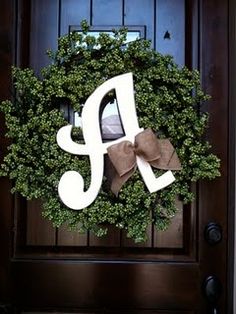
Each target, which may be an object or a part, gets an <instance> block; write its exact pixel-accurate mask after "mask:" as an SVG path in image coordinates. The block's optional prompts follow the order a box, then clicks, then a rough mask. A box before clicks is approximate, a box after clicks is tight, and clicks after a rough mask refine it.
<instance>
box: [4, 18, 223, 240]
mask: <svg viewBox="0 0 236 314" xmlns="http://www.w3.org/2000/svg"><path fill="white" fill-rule="evenodd" d="M81 27H82V31H81V32H80V33H78V32H75V33H71V34H69V35H66V36H64V37H61V38H59V39H58V50H57V51H56V52H52V51H48V52H47V53H48V55H49V57H50V58H51V60H52V62H51V64H50V65H49V66H47V67H45V68H43V69H42V71H41V77H40V78H38V77H37V76H36V75H35V74H34V72H33V70H32V69H28V68H27V69H19V68H15V67H14V68H13V79H14V87H15V95H14V100H13V101H9V100H6V101H3V102H2V103H1V107H0V110H1V111H2V112H3V113H4V114H5V119H6V126H7V134H6V136H7V137H9V138H10V139H11V144H10V145H9V147H8V149H9V150H8V154H7V155H6V156H5V158H4V162H3V164H2V167H1V173H0V174H1V175H4V176H9V177H10V179H11V180H12V182H13V187H12V192H13V193H15V192H19V193H20V194H21V195H22V196H24V197H25V198H27V199H28V200H30V199H35V198H36V199H41V200H42V201H43V216H44V217H46V218H48V219H49V220H51V221H52V222H53V225H54V226H55V227H59V226H61V225H62V224H64V223H66V224H67V225H68V226H69V228H71V229H73V230H75V229H76V230H78V231H81V232H84V231H87V230H90V231H92V232H93V233H95V234H96V235H97V236H102V235H104V234H106V233H107V226H109V225H115V226H116V227H118V228H120V229H125V230H126V231H127V236H128V237H131V238H133V239H134V240H135V241H136V242H142V241H145V240H146V230H147V227H148V225H149V224H150V223H153V224H154V225H155V226H156V228H157V229H159V230H164V229H166V228H167V227H168V225H169V223H170V221H171V218H172V217H173V216H174V214H175V213H176V211H177V210H178V209H177V208H176V197H178V198H180V199H181V200H182V201H183V203H188V202H191V201H193V199H194V194H193V193H192V192H191V188H190V187H191V183H192V182H195V181H197V180H199V179H203V178H206V179H213V178H215V177H217V176H219V175H220V173H219V164H220V162H219V159H218V158H217V157H216V156H215V155H213V154H211V153H209V149H210V145H209V143H208V142H206V141H204V140H203V138H202V136H203V133H204V130H205V129H206V127H207V122H208V114H207V113H205V112H202V111H201V104H202V102H204V101H206V100H208V99H209V97H208V96H207V95H205V94H204V92H203V91H202V89H201V86H200V79H199V73H198V71H196V70H193V71H190V70H189V69H187V68H186V67H183V68H180V67H178V66H177V65H176V64H175V63H174V61H173V59H172V57H171V56H163V55H161V54H160V53H158V52H156V51H154V50H153V49H151V47H150V42H149V41H147V40H143V39H140V40H136V41H133V42H130V43H128V44H126V35H127V29H125V28H124V29H120V30H114V31H113V35H112V36H110V35H109V34H106V33H100V34H99V36H98V37H94V36H91V33H89V27H88V25H87V23H86V21H83V22H82V23H81ZM127 72H132V73H133V78H134V88H135V103H136V110H137V115H138V121H139V125H140V127H143V128H145V129H146V128H151V129H152V130H153V132H154V133H156V134H158V136H159V137H160V138H163V139H164V138H168V139H170V141H171V143H172V145H173V146H174V147H175V149H176V152H177V154H178V157H179V159H180V161H181V166H182V169H181V170H180V171H176V172H174V176H175V179H176V180H175V181H174V183H172V184H171V185H169V186H168V187H166V188H165V189H162V190H160V191H158V192H156V193H152V194H150V193H149V192H148V191H147V188H146V186H145V184H144V182H143V180H142V178H141V176H140V174H139V172H138V171H136V172H135V173H134V174H133V175H132V177H131V178H130V179H129V180H128V181H127V182H126V183H125V185H124V186H123V187H122V189H121V191H120V192H119V195H118V197H116V196H115V195H114V194H113V193H112V192H111V191H110V190H109V189H108V187H107V184H106V183H107V179H106V177H104V180H103V185H102V188H101V190H100V192H99V195H98V197H97V198H96V200H95V201H94V202H93V203H92V204H91V205H90V206H89V207H87V208H84V209H82V210H79V211H75V210H72V209H69V208H67V207H66V206H65V205H63V203H62V202H61V201H60V199H59V197H58V191H57V186H58V182H59V180H60V178H61V176H62V175H63V174H64V173H65V172H66V171H69V170H75V171H78V172H79V173H80V174H81V175H82V177H83V178H84V181H85V189H87V188H88V187H89V185H90V164H89V159H88V157H87V156H75V155H71V154H69V153H67V152H65V151H63V150H62V149H61V148H60V147H59V146H58V145H57V142H56V134H57V132H58V130H59V129H60V128H61V127H62V126H65V125H67V124H68V119H67V117H66V116H65V111H63V110H62V108H63V106H64V107H65V105H66V106H68V108H71V110H73V111H75V112H78V113H79V114H80V113H81V110H82V106H83V104H84V103H85V101H86V99H87V98H88V97H89V95H90V94H91V93H92V92H93V91H94V90H95V89H96V88H97V87H98V86H99V85H101V84H102V83H104V82H105V81H106V80H108V79H110V78H112V77H114V76H117V75H120V74H124V73H127ZM108 97H114V95H112V93H111V94H110V95H108ZM72 134H73V139H74V141H78V142H81V134H82V130H81V128H79V127H73V131H72ZM153 171H154V172H155V175H156V176H160V175H161V174H163V173H164V171H163V170H160V169H159V170H157V169H155V170H153Z"/></svg>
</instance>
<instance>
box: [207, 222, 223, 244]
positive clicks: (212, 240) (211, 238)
mask: <svg viewBox="0 0 236 314" xmlns="http://www.w3.org/2000/svg"><path fill="white" fill-rule="evenodd" d="M204 236H205V240H206V241H207V243H209V244H210V245H215V244H217V243H219V242H220V241H221V240H222V228H221V226H220V225H219V224H217V223H215V222H210V223H209V224H208V225H207V226H206V227H205V231H204Z"/></svg>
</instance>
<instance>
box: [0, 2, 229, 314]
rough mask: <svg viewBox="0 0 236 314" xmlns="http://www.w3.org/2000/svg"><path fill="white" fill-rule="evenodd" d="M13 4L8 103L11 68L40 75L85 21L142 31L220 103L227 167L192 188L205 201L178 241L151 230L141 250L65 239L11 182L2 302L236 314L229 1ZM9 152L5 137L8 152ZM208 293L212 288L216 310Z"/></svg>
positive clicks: (173, 230) (4, 187)
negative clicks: (61, 39) (234, 310)
mask: <svg viewBox="0 0 236 314" xmlns="http://www.w3.org/2000/svg"><path fill="white" fill-rule="evenodd" d="M2 3H3V7H2V8H3V9H1V12H0V17H1V19H0V27H1V28H0V38H1V44H0V64H1V72H0V82H1V93H0V96H1V99H5V98H7V97H9V96H10V92H9V91H10V88H11V80H10V65H11V64H12V63H16V64H17V65H18V66H30V67H33V68H34V69H35V71H36V72H39V70H40V68H41V67H42V66H45V65H46V64H47V63H48V59H47V57H46V55H45V50H46V49H48V48H52V49H56V47H57V37H58V36H60V35H63V34H66V33H67V32H68V31H69V26H71V25H78V24H79V23H80V21H81V20H82V19H86V20H88V22H89V23H90V24H91V25H94V26H98V27H101V26H102V27H103V29H104V30H105V29H106V27H109V26H112V25H120V26H122V25H126V26H137V27H142V28H143V29H145V33H146V34H145V36H146V38H147V39H150V40H151V41H152V45H153V47H154V48H155V49H157V50H158V51H160V52H162V53H169V54H171V55H173V56H174V58H175V60H176V62H177V63H179V64H180V65H183V64H186V65H187V66H189V67H191V68H199V70H200V71H201V76H202V84H203V89H204V90H205V92H206V93H209V94H210V95H211V96H212V99H211V100H210V101H209V102H208V103H207V104H206V106H205V108H206V110H207V111H209V112H210V114H211V118H210V124H209V129H208V132H207V138H209V141H210V142H211V143H212V146H213V148H212V151H213V152H214V153H216V154H217V155H218V156H219V157H220V159H221V174H222V175H221V177H220V178H219V179H216V180H214V181H212V182H205V181H202V182H199V183H198V184H197V185H196V186H193V187H192V189H194V191H195V193H196V201H195V202H194V203H193V204H191V205H188V206H183V205H182V203H179V204H178V207H179V212H178V214H177V215H176V216H175V217H174V218H173V221H172V224H171V226H170V228H169V229H168V230H167V231H165V232H160V231H159V232H157V231H155V230H154V228H153V227H152V226H150V229H149V230H148V235H149V240H148V241H147V242H146V243H145V244H142V245H140V244H139V245H135V244H134V243H133V242H132V241H130V240H127V239H126V236H125V234H124V233H122V232H120V231H117V230H110V232H109V235H108V236H107V237H106V238H104V239H98V238H96V237H94V236H92V235H91V234H89V233H88V234H85V235H78V234H77V233H70V232H68V231H67V230H66V229H64V228H61V229H54V228H53V227H52V226H51V224H50V223H49V222H47V221H45V220H44V219H42V218H41V209H40V204H39V202H36V201H30V202H26V200H24V199H22V198H21V197H19V196H18V195H11V194H10V183H9V181H8V180H6V179H3V178H1V179H0V180H1V181H0V202H1V211H0V235H1V237H0V244H1V248H2V250H1V251H2V253H1V254H2V259H1V264H0V267H1V268H0V274H1V280H0V289H1V290H0V292H1V294H0V301H2V302H4V303H11V304H12V305H13V306H14V307H15V308H17V309H18V310H19V311H27V310H30V311H35V312H39V311H52V310H53V311H55V310H57V311H62V312H63V311H64V312H72V311H74V312H76V313H157V314H161V313H162V314H164V313H166V314H167V313H170V314H177V313H179V314H184V313H185V314H190V313H191V314H193V313H195V314H196V313H198V314H200V313H201V314H204V313H213V308H216V309H217V310H218V311H219V312H214V313H231V312H230V309H231V307H230V306H231V305H230V302H228V299H229V298H228V295H230V291H229V289H228V288H230V285H229V280H228V278H229V271H230V269H231V268H229V265H230V262H228V247H229V240H228V235H229V225H228V217H230V206H229V205H230V203H229V198H228V196H229V191H230V190H229V179H230V178H229V177H228V174H229V169H228V168H229V165H230V156H231V155H230V150H229V148H230V141H229V140H230V133H229V127H230V123H229V116H228V113H229V110H230V107H229V102H228V3H227V1H222V0H207V1H203V0H187V1H184V0H109V1H108V0H33V1H28V2H27V1H24V0H18V1H13V0H3V1H2ZM1 119H2V120H1V121H3V117H2V118H1ZM7 144H8V142H7V140H6V139H5V137H4V132H1V137H0V148H1V151H4V150H5V151H6V146H7ZM231 205H232V204H231ZM231 210H232V208H231ZM209 223H216V224H217V225H216V226H215V225H214V224H211V225H209V229H208V235H209V234H210V236H211V237H212V238H213V241H214V240H215V242H216V243H215V244H212V243H209V241H208V242H207V240H206V237H207V236H206V234H207V232H206V226H207V225H208V224H209ZM218 226H220V227H219V229H217V228H218ZM213 227H214V228H216V229H217V230H216V229H214V228H213ZM218 231H219V232H220V233H221V232H222V239H219V238H218V236H219V233H218ZM218 240H219V241H218ZM204 283H205V286H204ZM206 286H207V287H209V286H210V288H212V289H211V290H210V292H209V293H210V297H209V298H208V299H207V298H206V296H204V287H206ZM211 311H212V312H211Z"/></svg>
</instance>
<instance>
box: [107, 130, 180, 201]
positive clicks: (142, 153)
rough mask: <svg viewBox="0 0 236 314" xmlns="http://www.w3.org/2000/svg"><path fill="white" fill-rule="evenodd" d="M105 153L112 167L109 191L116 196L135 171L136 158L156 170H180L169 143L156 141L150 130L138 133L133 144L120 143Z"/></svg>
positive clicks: (178, 162)
mask: <svg viewBox="0 0 236 314" xmlns="http://www.w3.org/2000/svg"><path fill="white" fill-rule="evenodd" d="M107 152H108V156H109V159H110V161H111V163H112V165H113V167H114V169H113V174H112V175H111V176H112V178H111V190H112V192H113V193H114V194H115V195H116V196H117V195H118V193H119V190H120V189H121V187H122V185H123V184H124V183H125V182H126V181H127V180H128V179H129V178H130V177H131V176H132V174H133V173H134V171H135V170H136V167H137V162H136V156H139V157H140V158H142V159H144V160H145V161H146V162H148V163H149V164H150V165H151V166H153V167H155V168H157V169H164V170H180V169H181V164H180V161H179V158H178V156H177V153H176V151H175V149H174V147H173V146H172V144H171V143H170V141H169V140H168V139H158V138H157V137H156V135H155V134H154V133H153V131H152V130H151V129H150V128H148V129H146V130H144V131H142V132H140V133H138V134H137V135H136V136H135V140H134V144H133V143H131V142H130V141H122V142H120V143H118V144H114V145H111V146H109V147H108V148H107Z"/></svg>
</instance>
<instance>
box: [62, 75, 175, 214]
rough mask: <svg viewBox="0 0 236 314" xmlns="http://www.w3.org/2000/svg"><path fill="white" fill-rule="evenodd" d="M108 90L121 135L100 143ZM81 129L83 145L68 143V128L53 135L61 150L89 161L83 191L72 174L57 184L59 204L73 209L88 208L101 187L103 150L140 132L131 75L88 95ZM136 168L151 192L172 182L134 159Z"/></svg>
mask: <svg viewBox="0 0 236 314" xmlns="http://www.w3.org/2000/svg"><path fill="white" fill-rule="evenodd" d="M112 89H115V91H116V96H117V103H118V107H119V112H120V117H121V120H122V124H123V127H124V131H125V136H123V137H121V138H119V139H118V140H114V141H110V142H109V143H103V142H102V137H101V130H100V123H99V109H100V104H101V101H102V99H103V97H104V96H105V95H106V94H107V93H108V92H109V91H110V90H112ZM82 128H83V136H84V141H85V144H78V143H75V142H73V141H72V138H71V130H72V125H68V126H64V127H62V128H61V129H60V130H59V131H58V133H57V143H58V145H59V146H60V147H61V148H62V149H63V150H65V151H67V152H69V153H71V154H75V155H88V156H89V159H90V165H91V183H90V187H89V188H88V190H87V191H84V180H83V178H82V177H81V175H80V174H79V173H78V172H76V171H67V172H65V173H64V174H63V175H62V177H61V179H60V182H59V185H58V193H59V196H60V198H61V200H62V202H63V203H64V204H65V205H66V206H68V207H70V208H72V209H75V210H80V209H83V208H85V207H87V206H89V205H90V204H91V203H92V202H93V201H94V200H95V199H96V197H97V195H98V193H99V190H100V188H101V185H102V178H103V172H104V158H103V157H104V154H106V153H107V147H109V146H110V145H113V144H115V143H118V142H121V141H124V140H128V141H131V142H132V143H134V138H135V136H136V135H137V134H138V133H140V132H141V131H142V130H143V129H141V128H140V127H139V124H138V119H137V114H136V109H135V100H134V92H133V76H132V73H127V74H122V75H119V76H116V77H114V78H112V79H110V80H108V81H106V82H104V83H103V84H102V85H101V86H99V87H98V88H97V89H96V90H95V91H94V92H93V93H92V94H91V96H90V97H89V98H88V99H87V101H86V103H85V105H84V107H83V110H82ZM137 165H138V169H139V171H140V172H141V175H142V177H143V180H144V182H145V184H146V186H147V188H148V190H149V191H150V192H151V193H152V192H156V191H158V190H160V189H162V188H164V187H166V186H167V185H169V184H171V183H172V182H173V181H174V180H175V179H174V176H173V174H172V172H171V171H167V172H166V173H164V174H163V175H162V176H160V177H158V178H156V177H155V175H154V173H153V171H152V168H151V166H150V165H149V164H148V163H147V162H146V161H144V160H143V159H141V158H140V157H138V156H137Z"/></svg>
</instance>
